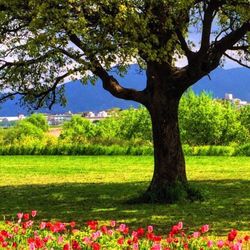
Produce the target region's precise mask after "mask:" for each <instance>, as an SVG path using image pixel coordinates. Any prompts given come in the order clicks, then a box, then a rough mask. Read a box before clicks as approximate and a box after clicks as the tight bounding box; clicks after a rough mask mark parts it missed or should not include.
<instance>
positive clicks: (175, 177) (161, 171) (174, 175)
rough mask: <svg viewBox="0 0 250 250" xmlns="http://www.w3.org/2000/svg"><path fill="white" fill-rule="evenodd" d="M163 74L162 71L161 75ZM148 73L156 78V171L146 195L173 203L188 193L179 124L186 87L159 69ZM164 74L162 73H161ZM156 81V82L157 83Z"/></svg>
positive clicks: (153, 101)
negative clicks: (174, 84)
mask: <svg viewBox="0 0 250 250" xmlns="http://www.w3.org/2000/svg"><path fill="white" fill-rule="evenodd" d="M159 74H160V75H159ZM157 75H158V77H157V79H156V73H155V74H153V75H151V74H150V73H149V75H148V81H149V85H148V86H150V85H151V84H150V81H151V80H150V79H152V80H153V81H154V82H153V83H152V85H151V86H154V87H153V88H154V89H153V90H152V89H151V92H152V93H153V94H152V95H151V100H150V105H149V106H148V107H147V108H148V110H149V112H150V115H151V119H152V128H153V130H152V132H153V142H154V173H153V178H152V181H151V183H150V186H149V187H148V190H147V191H146V193H145V195H144V196H143V199H144V201H145V202H164V203H173V202H176V201H177V200H179V199H183V198H184V197H183V196H185V197H186V196H187V192H188V191H187V176H186V168H185V160H184V155H183V151H182V146H181V141H180V132H179V125H178V106H179V101H180V98H181V96H182V93H183V92H184V90H181V91H180V89H175V88H172V87H171V86H172V85H171V83H168V80H169V79H168V78H167V77H166V76H165V77H164V74H161V73H160V72H159V71H158V72H157ZM161 76H162V77H161ZM156 82H157V84H156Z"/></svg>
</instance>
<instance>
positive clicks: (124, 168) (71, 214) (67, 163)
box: [0, 156, 250, 235]
mask: <svg viewBox="0 0 250 250" xmlns="http://www.w3.org/2000/svg"><path fill="white" fill-rule="evenodd" d="M186 162H187V173H188V178H189V180H190V182H191V183H192V185H194V186H195V187H198V188H199V189H201V190H202V191H203V193H204V195H205V197H206V200H205V201H204V202H193V203H180V204H173V205H160V204H158V205H151V204H128V203H126V202H127V201H128V200H129V199H131V198H133V197H136V196H137V195H138V194H139V193H141V192H143V191H144V190H145V189H146V187H147V186H148V185H149V181H150V179H151V176H152V165H153V159H152V157H131V156H129V157H128V156H112V157H108V156H100V157H97V156H95V157H76V156H71V157H68V156H46V157H44V156H1V157H0V214H1V215H2V216H6V218H11V217H13V216H14V215H15V214H16V213H17V212H19V211H24V212H25V211H30V210H32V209H36V210H38V212H39V216H38V218H39V219H49V220H51V219H53V220H54V219H55V220H57V219H59V220H63V221H70V220H75V221H77V222H81V223H82V222H85V221H87V220H89V219H97V220H100V221H102V222H104V221H108V220H110V219H115V220H118V221H119V222H126V223H128V224H129V225H130V226H132V227H137V226H146V225H149V224H151V225H152V224H153V225H156V227H157V228H158V229H159V231H166V228H169V227H170V225H173V224H174V223H176V222H178V221H180V220H182V221H183V222H184V224H185V225H186V226H187V227H188V228H189V229H191V230H192V229H195V228H197V227H199V226H201V225H202V224H209V225H210V227H211V229H212V231H215V232H216V233H217V234H220V235H222V234H225V233H226V232H227V231H228V230H229V229H231V228H237V229H239V230H240V231H241V232H250V159H249V158H247V157H235V158H234V157H187V159H186ZM2 218H3V217H2ZM0 220H1V218H0Z"/></svg>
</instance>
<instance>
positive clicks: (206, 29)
mask: <svg viewBox="0 0 250 250" xmlns="http://www.w3.org/2000/svg"><path fill="white" fill-rule="evenodd" d="M219 6H220V4H219V1H210V2H209V4H208V7H207V8H206V9H205V10H204V20H203V28H202V35H201V47H200V52H204V51H206V50H207V49H208V48H209V46H210V34H211V29H212V23H213V19H214V12H216V11H217V10H218V8H219ZM204 8H205V7H204Z"/></svg>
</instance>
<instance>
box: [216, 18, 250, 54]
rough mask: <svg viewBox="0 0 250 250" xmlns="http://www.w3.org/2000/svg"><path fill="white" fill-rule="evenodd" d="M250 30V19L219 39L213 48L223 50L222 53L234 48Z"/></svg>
mask: <svg viewBox="0 0 250 250" xmlns="http://www.w3.org/2000/svg"><path fill="white" fill-rule="evenodd" d="M249 31H250V21H248V22H245V23H244V24H243V25H242V26H241V27H240V28H239V29H237V30H234V31H232V32H231V33H229V34H228V35H226V36H225V37H223V38H221V39H220V40H219V41H217V42H215V43H214V44H213V45H214V46H213V49H214V50H216V51H220V52H222V54H223V53H224V52H225V51H226V50H228V49H230V48H232V47H233V46H234V44H236V43H237V42H238V41H239V40H241V39H242V38H243V37H244V36H245V35H246V33H247V32H249Z"/></svg>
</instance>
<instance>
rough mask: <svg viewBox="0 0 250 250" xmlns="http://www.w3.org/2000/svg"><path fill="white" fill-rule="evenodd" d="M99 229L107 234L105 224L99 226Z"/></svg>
mask: <svg viewBox="0 0 250 250" xmlns="http://www.w3.org/2000/svg"><path fill="white" fill-rule="evenodd" d="M100 229H101V231H102V233H104V234H107V233H108V228H107V226H101V228H100Z"/></svg>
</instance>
